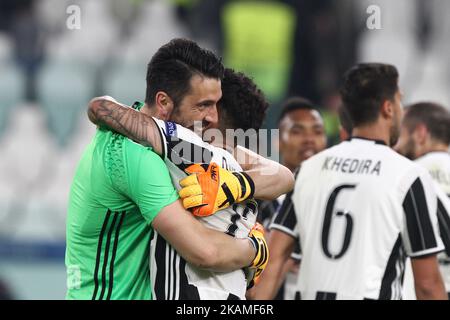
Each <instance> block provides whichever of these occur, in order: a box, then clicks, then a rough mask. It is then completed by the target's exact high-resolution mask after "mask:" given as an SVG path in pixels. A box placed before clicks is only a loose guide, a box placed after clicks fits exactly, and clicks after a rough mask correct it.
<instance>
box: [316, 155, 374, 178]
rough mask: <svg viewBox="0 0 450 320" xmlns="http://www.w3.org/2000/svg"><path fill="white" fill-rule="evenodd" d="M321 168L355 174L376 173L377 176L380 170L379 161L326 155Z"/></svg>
mask: <svg viewBox="0 0 450 320" xmlns="http://www.w3.org/2000/svg"><path fill="white" fill-rule="evenodd" d="M322 170H329V171H336V172H343V173H355V174H370V175H373V174H376V175H378V176H379V175H380V171H381V161H373V160H370V159H354V158H353V159H352V158H340V157H326V158H325V161H324V162H323V166H322Z"/></svg>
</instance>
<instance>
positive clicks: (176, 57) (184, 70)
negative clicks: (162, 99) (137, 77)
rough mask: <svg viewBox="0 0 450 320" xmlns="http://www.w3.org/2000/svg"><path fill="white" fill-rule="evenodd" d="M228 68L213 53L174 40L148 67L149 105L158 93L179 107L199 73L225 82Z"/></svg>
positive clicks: (184, 40) (160, 50) (162, 48)
mask: <svg viewBox="0 0 450 320" xmlns="http://www.w3.org/2000/svg"><path fill="white" fill-rule="evenodd" d="M223 72H224V66H223V64H222V61H221V59H220V58H219V57H217V56H216V55H215V54H214V53H213V52H211V51H209V50H206V49H202V48H200V47H199V46H198V45H197V43H195V42H194V41H191V40H187V39H172V40H171V41H170V42H169V43H167V44H165V45H163V46H162V47H161V48H159V50H158V51H157V52H156V53H155V54H154V55H153V57H152V59H151V60H150V63H149V64H148V68H147V78H146V80H147V90H146V93H145V102H146V103H147V104H149V105H152V104H154V103H155V95H156V93H157V92H158V91H164V92H166V93H167V94H168V95H169V97H170V98H171V99H172V100H173V102H174V107H175V108H176V107H177V106H178V105H179V103H180V102H181V100H182V99H183V97H184V96H185V95H186V94H187V93H188V92H189V91H190V89H191V87H190V80H191V78H192V76H193V75H195V74H198V75H200V76H205V77H209V78H214V79H222V77H223Z"/></svg>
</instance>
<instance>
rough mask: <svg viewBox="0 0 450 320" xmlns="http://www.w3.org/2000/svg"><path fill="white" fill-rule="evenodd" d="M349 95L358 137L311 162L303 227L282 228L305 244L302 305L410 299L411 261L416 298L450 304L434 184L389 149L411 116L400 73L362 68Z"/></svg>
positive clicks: (302, 187)
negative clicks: (405, 112) (406, 277)
mask: <svg viewBox="0 0 450 320" xmlns="http://www.w3.org/2000/svg"><path fill="white" fill-rule="evenodd" d="M341 95H342V100H343V104H344V108H345V109H346V111H347V113H348V115H349V117H350V118H351V122H352V125H353V126H354V127H353V132H352V137H351V138H350V140H349V141H345V142H342V143H340V144H339V145H337V146H335V147H332V148H330V149H327V150H325V151H323V152H321V153H318V154H317V155H315V156H313V157H311V158H310V159H308V160H306V161H305V162H303V164H302V166H301V168H300V170H299V174H298V176H297V179H296V184H295V187H294V191H293V193H292V195H291V204H292V207H293V210H294V212H295V219H291V220H289V221H288V220H285V221H284V222H283V221H280V223H281V224H283V225H284V226H285V227H286V228H285V231H286V233H287V234H291V235H294V236H295V235H299V237H300V243H301V247H302V267H301V271H300V274H299V277H298V280H297V294H296V295H297V298H298V299H318V300H335V299H401V298H402V279H403V274H404V268H405V259H406V257H407V256H409V257H411V260H412V269H413V273H414V279H415V283H416V294H417V297H418V298H419V299H446V298H447V295H446V294H445V289H444V285H443V282H442V277H441V274H440V272H439V266H438V262H437V258H436V256H437V254H438V253H439V252H440V251H442V250H443V248H444V247H443V244H442V240H441V238H440V237H439V233H438V222H437V214H436V212H437V198H436V194H435V191H434V187H433V184H432V180H431V178H430V176H429V174H428V173H427V172H426V171H425V170H424V169H422V168H421V167H420V166H418V165H417V164H415V163H413V162H411V161H409V160H408V159H407V158H404V157H402V156H400V155H399V154H397V153H396V152H394V151H393V150H392V149H391V148H390V146H392V145H393V144H395V142H396V140H397V138H398V136H399V131H400V121H401V115H402V105H401V99H400V97H401V94H400V92H399V89H398V73H397V70H396V68H395V67H393V66H390V65H385V64H360V65H357V66H355V67H353V68H352V69H350V70H349V71H348V72H347V74H346V76H345V79H344V85H343V88H342V91H341ZM288 197H289V196H288ZM287 205H289V203H287ZM290 217H292V215H290ZM288 239H289V238H288ZM293 239H294V238H293V237H291V240H290V241H286V242H285V247H284V248H282V252H283V254H284V255H285V256H286V257H287V256H288V255H289V254H290V251H291V250H292V247H293V244H294V240H293ZM267 271H268V272H269V269H268V270H267ZM276 271H277V270H274V269H271V270H270V272H276ZM261 281H264V274H263V276H262V279H261ZM274 285H276V284H274Z"/></svg>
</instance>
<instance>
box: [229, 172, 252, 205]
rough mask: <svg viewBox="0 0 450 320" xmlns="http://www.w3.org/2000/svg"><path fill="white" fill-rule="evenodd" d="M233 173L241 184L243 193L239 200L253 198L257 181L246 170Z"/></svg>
mask: <svg viewBox="0 0 450 320" xmlns="http://www.w3.org/2000/svg"><path fill="white" fill-rule="evenodd" d="M233 175H235V176H236V177H237V179H238V180H239V183H240V184H241V191H242V192H241V195H240V196H239V202H240V201H243V200H245V199H248V198H253V195H254V194H255V183H254V182H253V179H252V178H251V177H250V176H249V175H248V174H247V173H245V172H233Z"/></svg>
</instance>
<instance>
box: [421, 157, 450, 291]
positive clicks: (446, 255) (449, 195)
mask: <svg viewBox="0 0 450 320" xmlns="http://www.w3.org/2000/svg"><path fill="white" fill-rule="evenodd" d="M415 162H416V163H418V164H419V165H421V166H423V167H424V168H425V169H427V170H428V172H429V173H430V175H431V177H432V178H433V181H434V184H435V186H436V194H437V196H438V211H437V213H438V222H439V233H440V235H441V238H442V241H443V243H444V246H445V252H443V253H441V254H439V256H438V258H439V263H440V267H441V273H442V278H443V279H444V282H445V288H446V290H447V292H450V154H449V153H448V152H430V153H427V154H426V155H424V156H422V157H420V158H418V159H417V160H416V161H415Z"/></svg>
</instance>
